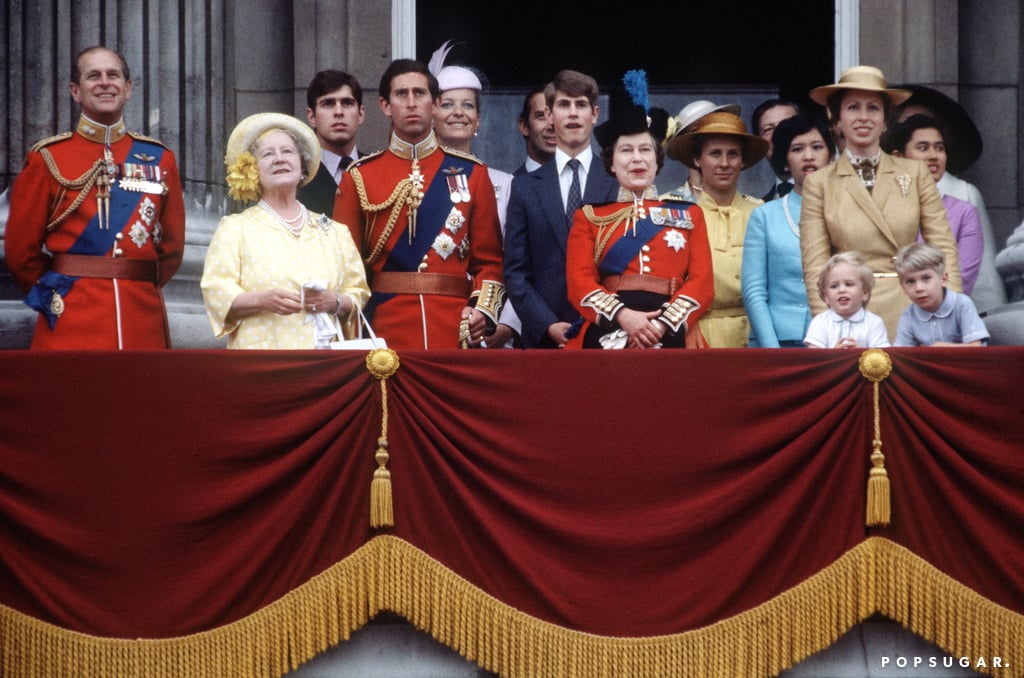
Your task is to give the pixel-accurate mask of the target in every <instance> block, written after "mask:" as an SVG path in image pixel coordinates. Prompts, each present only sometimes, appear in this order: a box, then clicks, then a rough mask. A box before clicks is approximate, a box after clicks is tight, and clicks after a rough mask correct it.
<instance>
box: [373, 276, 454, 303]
mask: <svg viewBox="0 0 1024 678" xmlns="http://www.w3.org/2000/svg"><path fill="white" fill-rule="evenodd" d="M370 289H371V290H372V291H374V292H380V293H381V294H438V295H441V296H445V297H461V298H462V299H468V298H469V293H470V292H471V291H472V287H470V283H469V280H467V279H466V278H463V277H461V276H457V275H449V274H447V273H403V272H400V271H380V272H378V273H375V274H374V275H373V285H372V286H371V288H370Z"/></svg>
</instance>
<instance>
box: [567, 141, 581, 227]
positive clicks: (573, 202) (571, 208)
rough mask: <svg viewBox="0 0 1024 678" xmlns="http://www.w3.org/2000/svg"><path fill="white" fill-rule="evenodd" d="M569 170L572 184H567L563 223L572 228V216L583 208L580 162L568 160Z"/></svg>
mask: <svg viewBox="0 0 1024 678" xmlns="http://www.w3.org/2000/svg"><path fill="white" fill-rule="evenodd" d="M569 169H571V170H572V183H571V184H569V197H568V198H567V199H566V201H565V223H566V224H567V225H569V226H570V227H571V226H572V215H574V214H576V210H578V209H579V208H580V207H582V206H583V194H582V193H581V192H580V161H579V160H577V159H576V158H572V159H570V160H569Z"/></svg>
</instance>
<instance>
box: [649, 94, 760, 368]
mask: <svg viewBox="0 0 1024 678" xmlns="http://www.w3.org/2000/svg"><path fill="white" fill-rule="evenodd" d="M767 152H768V142H767V141H765V140H764V139H762V138H761V137H759V136H755V135H753V134H747V127H746V125H745V124H744V123H743V120H742V118H740V116H738V115H736V114H735V113H729V112H726V111H715V112H713V113H709V114H707V115H705V116H704V117H703V118H701V119H700V120H698V121H697V123H696V124H695V126H693V127H691V128H687V129H684V130H683V131H682V132H681V133H679V134H677V135H676V136H675V137H673V138H672V139H671V140H670V141H669V144H668V154H669V155H670V156H671V157H673V158H679V159H680V161H681V162H682V163H683V164H684V165H686V166H687V167H693V168H696V169H699V170H700V172H701V176H702V179H703V187H702V188H703V190H702V191H701V193H700V198H699V199H698V200H697V204H698V205H700V207H701V209H702V210H703V211H704V221H705V223H707V231H708V241H709V242H710V244H711V263H712V268H713V269H714V278H715V298H714V300H713V301H712V302H711V308H710V309H709V310H708V312H707V313H705V314H704V315H703V317H701V319H700V320H699V321H698V324H697V326H696V327H691V328H690V329H689V331H688V332H687V335H686V346H687V348H704V347H711V348H743V347H745V346H746V345H747V340H748V338H749V337H750V320H749V318H748V317H747V310H746V308H744V306H743V292H742V289H741V285H740V267H741V265H742V264H743V239H744V237H745V236H746V232H747V220H748V219H750V213H751V212H753V211H754V208H755V207H757V206H758V205H760V204H762V202H761V200H759V199H758V198H752V197H750V196H748V195H745V194H743V193H740V192H739V191H738V190H737V189H736V183H737V182H738V181H739V178H740V172H741V171H743V170H745V169H747V168H748V167H751V166H753V165H755V164H757V162H758V161H759V160H761V158H763V157H764V155H765V153H767Z"/></svg>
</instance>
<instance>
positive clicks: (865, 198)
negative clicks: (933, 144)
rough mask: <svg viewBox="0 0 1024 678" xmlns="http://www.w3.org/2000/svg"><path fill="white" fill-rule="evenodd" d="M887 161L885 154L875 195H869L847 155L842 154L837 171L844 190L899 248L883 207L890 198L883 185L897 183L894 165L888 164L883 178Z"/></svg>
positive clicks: (879, 167) (879, 168)
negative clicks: (886, 173) (887, 171)
mask: <svg viewBox="0 0 1024 678" xmlns="http://www.w3.org/2000/svg"><path fill="white" fill-rule="evenodd" d="M887 159H888V157H887V156H886V155H885V154H884V153H883V154H882V160H880V161H879V163H878V177H877V179H876V180H875V187H874V189H873V193H868V189H866V188H864V182H862V181H861V180H860V175H858V174H857V170H855V169H854V168H853V165H851V164H850V160H849V158H847V157H846V154H845V153H842V154H840V156H839V159H838V160H837V161H836V163H837V167H836V170H837V173H838V174H839V176H841V177H842V178H843V186H844V188H845V189H846V191H847V192H848V193H849V194H850V196H851V197H852V198H853V199H854V200H855V201H856V202H857V205H859V206H860V208H861V209H862V210H864V214H865V215H866V216H867V217H868V219H870V220H871V223H873V224H874V225H875V227H876V228H878V230H879V231H880V232H881V233H882V235H883V236H885V239H886V240H888V241H889V242H891V243H892V244H893V246H897V245H898V243H897V242H896V236H895V235H894V234H893V232H892V228H891V227H890V226H889V222H888V221H887V220H886V218H885V215H884V214H883V213H882V207H884V205H885V199H886V198H887V197H888V191H887V190H886V189H884V188H882V185H883V184H885V185H888V184H894V183H895V179H894V178H893V173H894V168H893V166H892V163H887V164H888V169H889V174H888V176H885V177H884V178H883V173H882V169H883V165H884V164H886V160H887ZM879 189H882V190H879Z"/></svg>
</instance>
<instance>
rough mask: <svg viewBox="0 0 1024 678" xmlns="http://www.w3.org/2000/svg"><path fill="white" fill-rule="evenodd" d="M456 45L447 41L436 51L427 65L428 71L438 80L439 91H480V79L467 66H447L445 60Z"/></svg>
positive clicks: (481, 87) (481, 86)
mask: <svg viewBox="0 0 1024 678" xmlns="http://www.w3.org/2000/svg"><path fill="white" fill-rule="evenodd" d="M454 46H455V43H454V42H452V41H451V40H446V41H445V43H444V44H443V45H441V46H440V47H438V48H437V49H436V50H434V53H433V54H432V55H431V56H430V62H429V63H428V64H427V70H429V71H430V72H431V73H433V74H434V77H435V78H437V86H438V89H439V90H441V91H442V92H447V91H448V90H450V89H475V90H477V91H480V90H482V89H483V85H482V84H481V83H480V77H479V76H478V75H477V74H476V73H474V72H473V71H472V70H470V69H468V68H466V67H465V66H445V65H444V60H445V59H446V58H447V57H448V52H450V51H451V49H452V47H454Z"/></svg>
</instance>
